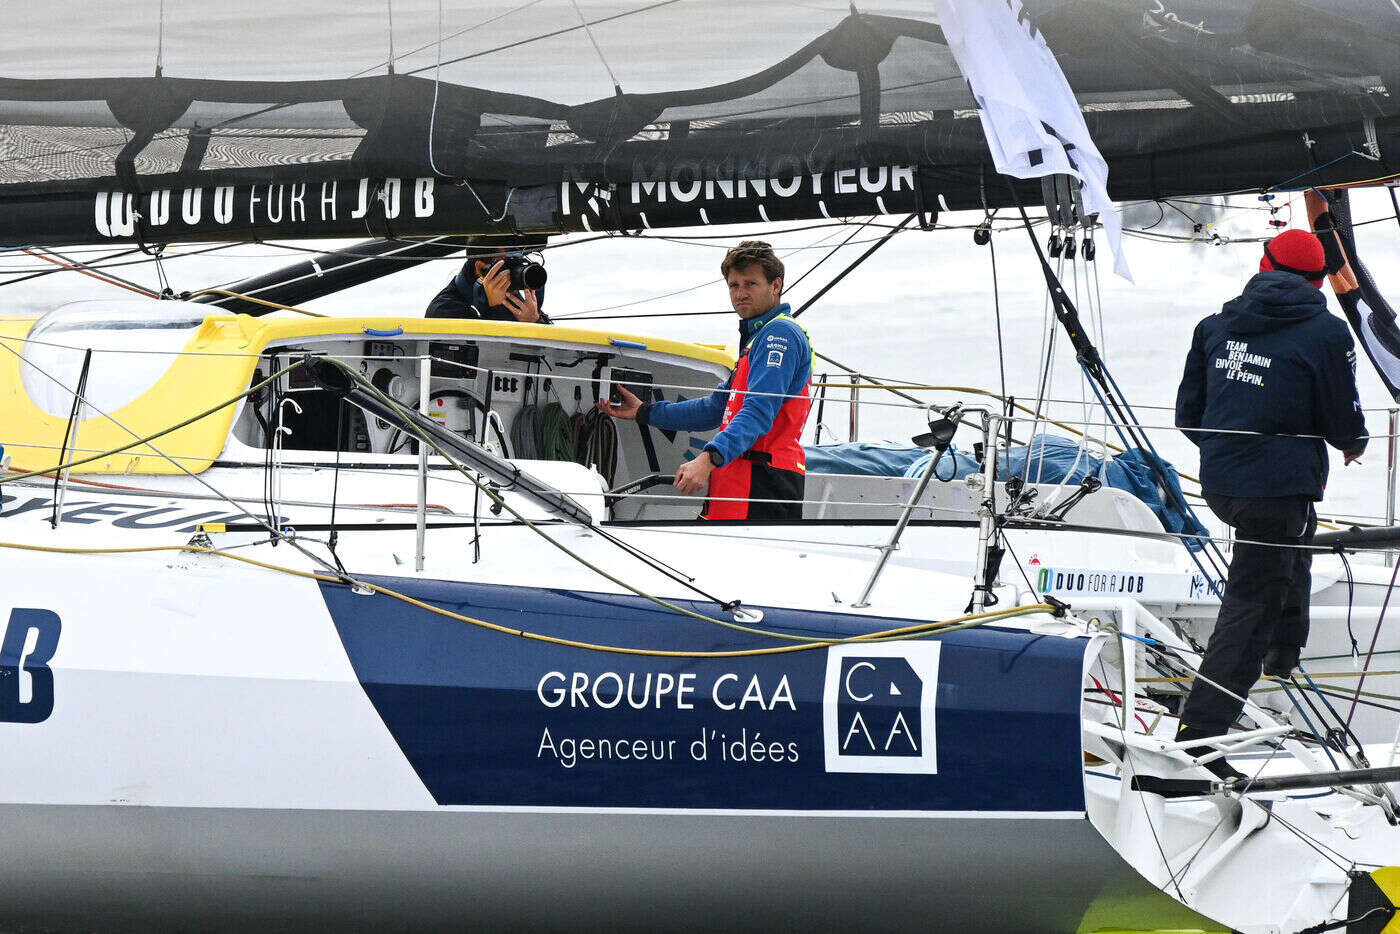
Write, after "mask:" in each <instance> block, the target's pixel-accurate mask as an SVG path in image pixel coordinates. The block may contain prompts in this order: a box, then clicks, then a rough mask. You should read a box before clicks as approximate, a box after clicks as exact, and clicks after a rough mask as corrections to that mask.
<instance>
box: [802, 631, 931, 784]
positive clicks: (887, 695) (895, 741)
mask: <svg viewBox="0 0 1400 934" xmlns="http://www.w3.org/2000/svg"><path fill="white" fill-rule="evenodd" d="M941 648H942V645H941V644H940V643H937V642H923V643H897V642H895V643H888V644H884V645H881V644H870V645H843V646H834V647H832V648H830V649H828V650H827V657H826V688H825V691H824V693H823V695H822V718H823V723H822V727H823V734H824V735H823V744H824V746H825V753H826V770H827V771H828V772H867V773H868V772H877V773H886V774H900V775H936V774H937V773H938V747H937V743H936V741H935V734H936V731H935V719H934V702H935V700H936V698H937V696H938V657H939V651H940V649H941Z"/></svg>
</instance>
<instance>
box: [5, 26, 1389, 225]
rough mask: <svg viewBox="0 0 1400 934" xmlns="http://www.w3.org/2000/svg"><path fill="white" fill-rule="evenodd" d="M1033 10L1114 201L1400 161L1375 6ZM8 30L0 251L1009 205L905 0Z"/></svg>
mask: <svg viewBox="0 0 1400 934" xmlns="http://www.w3.org/2000/svg"><path fill="white" fill-rule="evenodd" d="M998 2H1000V0H998ZM1016 5H1017V6H1019V4H1016ZM1024 21H1025V23H1026V27H1027V29H1031V30H1036V31H1039V32H1040V33H1041V34H1042V35H1043V36H1044V38H1045V40H1046V42H1047V43H1048V44H1049V46H1050V48H1051V49H1052V50H1054V52H1055V54H1056V58H1057V59H1058V61H1059V63H1060V65H1061V67H1062V69H1063V70H1064V72H1065V75H1066V77H1067V78H1068V80H1069V82H1070V85H1071V86H1072V87H1073V88H1074V90H1075V92H1076V95H1077V97H1078V100H1079V103H1080V105H1081V107H1082V108H1083V110H1084V112H1085V118H1086V121H1087V123H1088V126H1089V129H1090V131H1091V133H1092V135H1093V137H1094V139H1095V140H1096V142H1097V143H1098V146H1099V148H1100V150H1101V151H1102V152H1103V154H1104V156H1105V157H1106V158H1107V159H1108V162H1109V165H1110V179H1109V181H1110V192H1111V193H1112V194H1113V196H1114V197H1116V198H1139V197H1162V196H1167V195H1174V194H1186V193H1194V194H1204V193H1212V192H1225V191H1237V190H1246V189H1259V188H1266V187H1269V186H1272V185H1276V184H1280V183H1283V182H1287V181H1290V180H1292V179H1294V178H1295V177H1298V176H1306V181H1305V183H1308V182H1311V183H1320V182H1334V183H1335V182H1339V181H1358V180H1363V179H1367V178H1374V177H1381V176H1385V175H1387V174H1393V173H1394V172H1396V171H1400V170H1397V169H1396V165H1397V163H1400V156H1397V155H1396V154H1395V150H1396V146H1397V145H1400V139H1398V138H1397V137H1398V136H1400V125H1397V122H1396V116H1397V98H1396V96H1395V92H1394V91H1393V90H1392V89H1393V88H1396V87H1397V86H1400V75H1398V74H1397V72H1400V11H1397V9H1396V8H1394V7H1393V6H1392V5H1391V4H1389V3H1385V2H1376V0H1025V4H1024ZM5 40H6V49H7V54H6V55H5V56H4V58H3V59H0V239H3V240H4V241H5V242H31V243H41V242H61V241H65V240H67V241H71V240H74V239H84V238H86V239H93V238H94V236H101V237H113V238H122V237H125V238H128V239H132V238H134V239H143V240H152V241H161V240H163V239H180V238H186V237H188V238H191V239H194V238H200V237H205V238H207V237H212V236H215V235H218V236H220V237H224V238H227V237H229V236H233V235H235V234H238V235H245V236H257V235H262V234H264V233H267V232H271V231H275V232H276V233H277V234H278V235H280V236H295V235H298V234H304V235H324V234H327V233H333V232H336V231H341V232H364V231H365V230H366V228H368V229H369V231H370V232H371V233H379V234H387V235H393V234H407V233H417V234H437V233H454V232H469V231H472V230H487V229H501V228H502V226H505V227H507V228H509V227H516V228H522V229H560V228H565V229H578V228H579V227H580V226H597V227H627V226H652V225H654V226H660V225H665V224H670V223H696V222H705V223H709V222H716V223H717V222H722V221H727V220H741V219H742V220H750V219H752V220H761V219H774V220H776V219H778V218H780V217H792V216H819V215H820V214H829V215H838V214H843V215H849V214H853V213H857V211H856V210H854V209H853V208H855V207H860V208H862V209H864V210H863V213H870V212H872V211H876V210H878V211H881V212H887V211H888V212H892V211H895V210H926V211H933V210H936V209H938V208H940V207H945V208H946V207H950V208H959V207H973V206H980V205H982V204H983V203H987V204H991V205H996V204H1003V203H1006V202H1007V200H1008V193H1007V189H1006V186H1005V184H1004V183H1001V182H995V181H993V182H991V183H989V178H991V177H994V172H993V170H992V169H991V166H990V158H989V155H988V152H987V148H986V143H985V141H984V139H983V136H982V131H981V127H980V125H979V122H978V120H977V119H976V117H977V112H976V109H975V108H976V104H975V102H974V101H973V98H972V95H971V93H970V92H969V89H968V86H967V84H966V82H965V80H964V79H963V78H962V76H961V75H960V74H959V71H958V68H957V65H956V63H955V61H954V59H953V56H952V54H951V53H950V52H949V50H948V48H947V46H946V44H945V43H944V40H943V33H942V31H941V29H940V28H939V26H938V23H937V22H936V18H935V16H934V14H933V12H932V9H931V5H930V4H928V3H924V2H913V0H890V2H884V3H881V4H878V5H872V6H869V7H851V6H848V5H846V4H845V3H834V2H824V0H813V2H803V3H776V2H759V3H754V2H741V0H627V2H614V0H608V2H598V0H577V2H574V0H526V2H513V0H506V2H485V0H441V2H440V3H439V2H438V0H351V2H345V0H337V2H329V0H298V2H296V3H288V2H286V0H242V2H240V3H237V4H223V5H216V4H210V3H207V2H196V0H104V2H96V0H56V2H52V3H49V4H44V5H40V4H29V5H17V7H16V9H14V10H11V11H7V23H6V28H5ZM94 199H95V200H94ZM755 199H758V202H757V203H756V202H755ZM877 199H878V200H877ZM857 203H858V204H857ZM758 206H761V207H762V210H761V211H757V212H756V209H757V207H758ZM702 208H704V209H705V210H704V212H703V214H702V213H701V209H702ZM751 215H752V216H751Z"/></svg>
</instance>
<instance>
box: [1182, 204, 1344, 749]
mask: <svg viewBox="0 0 1400 934" xmlns="http://www.w3.org/2000/svg"><path fill="white" fill-rule="evenodd" d="M1326 265H1327V264H1326V262H1325V257H1324V255H1323V248H1322V244H1321V243H1320V242H1319V241H1318V239H1317V237H1315V236H1313V235H1312V234H1311V233H1308V232H1307V231H1303V230H1289V231H1286V232H1284V233H1282V234H1279V235H1278V236H1277V237H1274V238H1273V239H1272V240H1270V241H1269V242H1268V243H1267V244H1266V245H1265V247H1264V257H1263V259H1262V260H1261V261H1260V263H1259V270H1260V271H1259V273H1258V274H1257V275H1255V276H1254V277H1253V278H1252V279H1250V280H1249V282H1248V284H1247V285H1245V288H1244V293H1243V294H1241V295H1240V296H1239V297H1238V298H1236V299H1234V300H1232V301H1229V302H1226V303H1225V306H1224V307H1223V308H1222V309H1221V311H1220V312H1219V313H1218V314H1214V315H1211V316H1210V317H1208V318H1206V319H1205V320H1203V321H1201V323H1200V324H1198V325H1197V326H1196V331H1195V334H1194V335H1192V338H1191V351H1190V353H1189V354H1188V355H1187V357H1186V367H1185V371H1184V373H1183V374H1182V378H1181V387H1180V388H1179V389H1178V390H1177V396H1176V424H1177V427H1179V428H1181V429H1182V430H1183V431H1184V432H1185V434H1186V436H1187V437H1188V438H1190V439H1191V441H1192V442H1193V443H1195V444H1196V445H1197V446H1198V447H1199V448H1200V449H1201V491H1202V492H1203V493H1204V494H1205V499H1206V503H1207V504H1208V505H1209V506H1210V508H1211V511H1212V512H1214V513H1215V514H1216V515H1217V516H1219V517H1220V518H1221V519H1222V520H1223V521H1225V522H1226V523H1228V524H1229V525H1230V526H1232V527H1234V529H1235V532H1236V538H1237V541H1236V542H1235V547H1234V553H1233V555H1232V557H1231V559H1230V575H1229V579H1228V581H1227V582H1226V584H1225V593H1224V595H1223V596H1222V598H1221V601H1220V613H1219V615H1218V616H1217V618H1216V624H1215V630H1214V631H1213V632H1212V633H1211V637H1210V642H1209V644H1208V645H1207V646H1206V651H1205V655H1204V657H1203V658H1202V659H1201V674H1202V675H1203V676H1204V679H1208V681H1207V680H1197V681H1196V683H1195V685H1194V686H1193V687H1192V688H1191V693H1190V695H1189V696H1188V697H1187V699H1186V702H1185V704H1184V706H1183V708H1182V711H1181V730H1180V732H1179V733H1178V734H1177V738H1178V740H1188V739H1201V738H1205V737H1207V736H1218V735H1221V734H1223V733H1225V732H1226V731H1227V730H1228V729H1229V728H1230V725H1231V724H1232V723H1234V721H1235V718H1236V717H1237V716H1239V713H1240V709H1241V707H1243V701H1242V700H1241V699H1240V698H1243V697H1244V695H1245V694H1246V693H1247V692H1248V691H1249V689H1250V688H1251V687H1252V686H1253V685H1254V682H1255V681H1256V680H1258V678H1259V675H1260V672H1261V670H1262V671H1263V673H1265V674H1270V675H1276V676H1279V677H1288V676H1289V674H1290V673H1291V672H1292V670H1293V668H1294V666H1296V665H1297V664H1298V658H1299V654H1300V652H1301V650H1302V648H1303V646H1304V644H1305V643H1306V642H1307V638H1308V593H1309V590H1310V586H1309V580H1310V566H1311V554H1310V552H1309V551H1308V548H1307V546H1308V545H1309V543H1310V542H1311V541H1312V535H1313V531H1314V530H1315V529H1316V528H1317V514H1316V513H1315V512H1314V510H1313V503H1315V502H1317V501H1318V500H1320V499H1322V490H1323V487H1324V486H1325V484H1326V482H1327V448H1326V447H1325V446H1324V441H1325V442H1326V444H1330V445H1331V446H1332V447H1334V448H1336V449H1338V450H1340V451H1342V452H1343V454H1344V459H1345V463H1348V464H1350V463H1351V462H1352V461H1354V460H1356V459H1357V458H1358V457H1360V456H1361V452H1362V451H1363V450H1364V449H1365V447H1366V422H1365V419H1364V418H1363V416H1362V413H1361V402H1360V399H1359V397H1358V396H1357V392H1356V353H1355V351H1354V350H1353V347H1354V344H1353V343H1352V339H1351V334H1350V333H1349V332H1348V331H1347V326H1346V324H1345V323H1344V322H1343V321H1342V320H1341V319H1340V318H1337V317H1334V316H1333V315H1331V314H1328V312H1327V300H1326V298H1324V297H1323V294H1322V292H1321V291H1319V290H1320V288H1321V286H1322V278H1323V276H1324V275H1325V274H1326V271H1327V270H1326ZM1290 546H1292V547H1290ZM1208 682H1214V683H1215V684H1218V685H1220V686H1221V687H1223V688H1225V689H1226V690H1227V691H1229V692H1230V693H1229V694H1226V693H1223V692H1222V691H1220V690H1218V689H1217V688H1215V687H1214V686H1212V684H1210V683H1208ZM1232 695H1234V696H1232ZM1198 748H1199V747H1198ZM1192 751H1193V752H1194V751H1195V750H1192ZM1212 771H1216V772H1217V774H1231V775H1233V774H1237V773H1234V772H1233V770H1232V769H1230V768H1229V767H1228V766H1226V765H1224V760H1223V759H1222V760H1217V761H1216V763H1215V764H1214V767H1213V768H1212Z"/></svg>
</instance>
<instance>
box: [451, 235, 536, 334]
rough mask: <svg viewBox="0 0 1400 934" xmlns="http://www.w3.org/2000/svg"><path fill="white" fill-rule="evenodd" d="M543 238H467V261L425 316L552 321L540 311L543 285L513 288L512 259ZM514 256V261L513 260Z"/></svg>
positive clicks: (516, 260) (530, 322)
mask: <svg viewBox="0 0 1400 934" xmlns="http://www.w3.org/2000/svg"><path fill="white" fill-rule="evenodd" d="M543 247H544V242H543V241H526V240H516V239H512V238H506V237H472V238H470V239H469V240H468V241H467V261H466V262H465V263H463V264H462V268H461V270H459V271H458V273H457V275H456V276H454V277H453V278H452V281H451V282H449V283H447V285H446V287H444V288H443V290H442V291H441V292H439V293H438V294H437V295H436V296H434V298H433V300H432V301H431V302H429V303H428V309H427V311H426V312H425V314H424V316H425V317H428V318H485V319H487V320H490V321H520V322H522V323H525V324H553V323H554V322H552V321H550V320H549V316H548V315H546V314H545V313H544V312H542V311H540V308H541V306H543V305H544V286H543V285H541V286H540V287H539V288H537V289H519V290H512V289H511V287H510V285H511V270H510V266H511V265H512V262H513V261H514V262H515V263H518V262H519V259H518V257H520V256H521V254H523V253H526V252H530V251H534V250H539V249H542V248H543ZM513 258H514V260H513Z"/></svg>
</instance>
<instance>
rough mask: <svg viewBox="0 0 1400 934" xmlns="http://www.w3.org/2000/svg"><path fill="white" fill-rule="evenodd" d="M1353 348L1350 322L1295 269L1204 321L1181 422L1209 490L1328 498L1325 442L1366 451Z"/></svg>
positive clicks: (1267, 276)
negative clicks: (1332, 312) (1220, 430)
mask: <svg viewBox="0 0 1400 934" xmlns="http://www.w3.org/2000/svg"><path fill="white" fill-rule="evenodd" d="M1354 347H1355V345H1354V344H1353V343H1352V339H1351V333H1350V332H1349V331H1348V330H1347V326H1346V324H1344V323H1343V322H1342V320H1341V319H1340V318H1336V317H1334V316H1332V315H1330V314H1328V313H1327V300H1326V298H1325V297H1323V294H1322V292H1321V291H1320V290H1318V289H1317V288H1314V287H1313V285H1312V284H1311V283H1309V282H1308V281H1307V280H1306V279H1304V278H1302V277H1301V276H1296V275H1294V274H1293V273H1290V272H1279V271H1269V272H1261V273H1259V274H1258V275H1256V276H1255V277H1254V278H1252V279H1250V280H1249V282H1248V284H1246V285H1245V288H1244V293H1243V294H1242V295H1240V297H1239V298H1236V299H1234V300H1232V301H1229V302H1226V303H1225V306H1224V307H1223V308H1222V309H1221V310H1220V312H1219V313H1218V314H1214V315H1211V316H1210V317H1209V318H1206V319H1205V320H1204V321H1202V322H1201V323H1200V324H1198V325H1196V332H1195V334H1193V335H1192V337H1191V352H1190V353H1189V354H1187V356H1186V369H1185V372H1184V373H1183V374H1182V377H1181V388H1180V389H1178V390H1177V394H1176V424H1177V427H1179V428H1181V429H1183V430H1185V432H1186V436H1187V437H1188V438H1190V439H1191V441H1192V442H1193V443H1195V444H1196V445H1197V446H1198V447H1200V449H1201V487H1202V489H1203V490H1204V491H1205V492H1207V493H1213V494H1217V495H1222V496H1249V497H1274V496H1309V497H1312V498H1313V499H1321V498H1322V490H1323V487H1324V486H1325V485H1326V483H1327V449H1326V447H1325V446H1324V445H1323V440H1322V439H1326V442H1327V444H1330V445H1332V446H1333V447H1334V448H1337V449H1338V450H1341V451H1358V450H1361V449H1362V448H1365V446H1366V421H1365V418H1364V417H1363V415H1362V413H1361V400H1360V398H1359V397H1358V395H1357V392H1356V351H1355V349H1354ZM1192 428H1224V429H1231V430H1235V431H1250V432H1264V433H1265V434H1264V435H1263V436H1261V435H1232V434H1217V433H1211V432H1193V431H1190V429H1192ZM1279 435H1318V436H1320V437H1317V438H1289V437H1278V436H1279Z"/></svg>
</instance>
